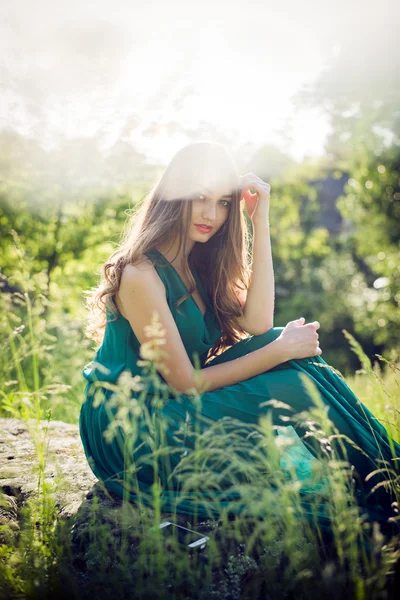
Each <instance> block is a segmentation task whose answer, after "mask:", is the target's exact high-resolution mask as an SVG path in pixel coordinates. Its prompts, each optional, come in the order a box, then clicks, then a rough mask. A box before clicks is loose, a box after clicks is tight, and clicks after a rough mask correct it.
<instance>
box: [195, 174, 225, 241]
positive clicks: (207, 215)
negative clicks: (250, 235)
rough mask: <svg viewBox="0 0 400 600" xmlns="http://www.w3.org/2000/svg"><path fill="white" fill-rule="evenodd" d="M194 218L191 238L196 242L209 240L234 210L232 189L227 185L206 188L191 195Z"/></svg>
mask: <svg viewBox="0 0 400 600" xmlns="http://www.w3.org/2000/svg"><path fill="white" fill-rule="evenodd" d="M191 203H192V218H191V223H190V229H189V238H190V239H191V240H193V241H195V242H207V241H208V240H209V239H210V238H211V237H212V236H213V235H215V234H216V233H217V231H218V230H219V229H220V228H221V227H222V225H223V224H224V223H225V221H227V219H228V216H229V212H230V211H231V210H232V191H231V189H229V188H228V187H227V186H226V185H225V186H224V185H218V186H213V187H212V188H211V186H210V188H205V187H204V186H199V190H198V192H196V193H195V194H193V195H192V196H191Z"/></svg>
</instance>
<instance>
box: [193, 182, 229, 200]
mask: <svg viewBox="0 0 400 600" xmlns="http://www.w3.org/2000/svg"><path fill="white" fill-rule="evenodd" d="M201 187H202V188H203V190H204V191H205V192H207V194H212V192H211V191H210V190H208V189H207V188H206V187H204V185H202V186H201ZM220 198H231V199H232V194H224V195H223V196H220Z"/></svg>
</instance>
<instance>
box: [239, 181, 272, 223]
mask: <svg viewBox="0 0 400 600" xmlns="http://www.w3.org/2000/svg"><path fill="white" fill-rule="evenodd" d="M239 187H240V188H241V190H243V193H242V195H241V198H240V200H244V201H245V205H246V211H247V214H248V215H249V217H250V219H251V221H252V223H253V224H254V223H255V222H256V221H263V222H266V223H268V219H269V195H270V191H271V186H270V185H269V183H266V182H265V181H263V180H262V179H260V177H257V175H254V173H247V174H246V175H240V176H239ZM251 190H254V191H255V193H254V194H253V193H252V192H251Z"/></svg>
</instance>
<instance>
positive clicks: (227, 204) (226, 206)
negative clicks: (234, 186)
mask: <svg viewBox="0 0 400 600" xmlns="http://www.w3.org/2000/svg"><path fill="white" fill-rule="evenodd" d="M220 202H225V204H224V206H225V208H229V205H230V201H229V200H220Z"/></svg>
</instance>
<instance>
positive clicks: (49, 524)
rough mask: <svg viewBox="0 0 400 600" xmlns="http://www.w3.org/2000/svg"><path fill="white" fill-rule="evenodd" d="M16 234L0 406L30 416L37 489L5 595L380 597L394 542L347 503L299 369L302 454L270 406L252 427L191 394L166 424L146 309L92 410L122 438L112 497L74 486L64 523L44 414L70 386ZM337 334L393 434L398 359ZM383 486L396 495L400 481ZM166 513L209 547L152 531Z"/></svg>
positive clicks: (2, 549)
mask: <svg viewBox="0 0 400 600" xmlns="http://www.w3.org/2000/svg"><path fill="white" fill-rule="evenodd" d="M15 244H16V250H17V251H19V252H20V255H19V258H20V264H21V265H22V266H21V269H20V271H19V272H17V274H16V280H18V283H19V285H20V286H21V288H22V289H23V290H24V291H23V293H17V294H8V295H7V294H3V295H2V300H1V301H2V303H3V306H2V309H3V310H2V312H1V315H2V316H1V319H2V325H3V331H6V336H5V337H4V338H3V340H2V349H3V352H4V355H5V356H7V357H8V359H7V364H4V363H3V365H2V367H1V368H2V369H3V370H2V373H1V376H2V379H3V385H2V391H1V414H3V415H7V416H10V417H17V418H20V419H23V420H24V421H25V422H26V424H27V426H28V428H29V431H30V433H31V435H32V439H33V441H34V444H35V452H36V458H37V461H36V472H35V478H36V481H37V493H36V494H34V495H32V496H31V497H30V499H29V500H28V502H27V504H26V506H25V507H24V509H23V510H22V511H21V514H20V515H19V520H20V533H19V535H16V536H15V538H14V539H13V541H12V542H11V541H9V542H7V541H6V542H4V543H2V544H1V545H0V578H1V581H2V588H1V592H0V594H1V597H2V598H24V597H28V598H41V599H42V598H54V597H57V598H79V599H80V598H89V597H90V598H91V597H98V598H116V597H118V598H119V597H129V598H132V597H133V598H143V599H147V598H155V599H156V598H160V599H164V598H174V599H175V598H177V599H180V598H182V599H186V600H189V599H195V598H201V599H204V600H206V599H207V600H208V599H210V598H214V599H216V600H225V599H226V600H227V599H228V598H229V599H235V598H238V599H239V598H249V599H250V598H252V599H253V598H274V599H275V598H296V599H297V598H300V599H301V598H307V599H309V598H321V597H326V598H344V597H346V598H354V599H357V600H361V599H365V598H389V597H391V596H390V595H391V593H392V591H393V589H394V586H395V574H396V573H397V571H396V565H397V564H398V559H399V553H400V544H399V540H398V538H396V537H393V538H392V539H387V538H386V537H385V536H384V535H383V533H382V532H381V531H380V528H379V526H378V525H377V524H376V523H370V522H368V521H367V520H366V518H365V515H363V513H362V511H360V509H359V506H358V504H357V500H356V497H355V489H354V479H353V473H352V470H351V468H350V465H349V463H348V462H346V460H343V458H341V457H340V456H339V454H338V452H337V450H336V448H338V447H339V445H340V438H339V440H338V438H337V435H336V434H337V432H335V430H334V428H333V425H332V423H331V422H330V420H329V418H328V416H327V411H326V407H325V406H324V404H323V402H322V400H321V398H320V397H319V394H318V392H317V390H316V388H315V386H313V384H312V382H311V380H310V379H309V378H307V377H306V376H302V377H303V379H304V384H305V385H306V386H307V388H308V391H309V393H310V395H311V397H312V398H313V400H314V404H315V406H314V408H313V409H311V410H310V411H309V412H308V413H307V414H302V415H299V416H298V417H299V419H300V418H301V420H302V422H304V421H305V420H306V421H307V422H308V423H309V424H310V432H309V433H310V435H312V436H313V437H314V439H315V440H316V441H317V443H318V447H319V449H320V450H319V453H318V457H317V458H316V457H312V459H311V458H310V456H307V454H304V453H305V452H306V450H305V447H304V446H303V445H302V444H301V441H300V439H299V438H298V436H297V434H296V432H295V430H294V429H293V427H289V426H288V427H282V426H276V425H273V423H272V420H271V417H270V414H269V413H268V411H266V412H265V414H263V415H262V416H260V419H259V422H258V423H257V424H246V423H243V422H241V421H238V420H235V419H233V418H230V417H226V418H224V419H221V420H220V421H217V422H215V423H208V422H207V421H206V420H205V419H204V417H203V416H202V413H201V406H202V399H201V396H199V395H197V394H195V393H193V395H192V397H191V400H192V403H193V411H192V412H191V414H188V418H187V419H186V421H185V422H183V423H180V425H179V427H177V428H176V429H175V430H172V429H171V423H170V422H169V421H168V420H167V418H166V415H165V413H164V412H163V407H164V406H165V402H166V400H167V398H169V397H170V393H171V391H170V390H169V389H168V387H167V386H166V384H165V383H164V382H163V381H162V380H161V379H160V378H159V377H158V374H157V370H156V365H157V360H158V359H159V357H160V356H161V354H162V352H163V334H164V332H163V331H162V330H161V329H160V328H159V327H158V324H157V321H154V322H153V324H152V331H151V333H152V334H154V333H155V332H156V333H157V335H156V336H155V338H153V340H152V341H151V342H150V341H149V342H147V343H145V344H143V345H142V358H141V361H142V362H141V366H142V368H143V371H142V376H141V377H132V376H131V374H130V373H128V372H125V373H123V374H122V375H121V377H120V379H119V381H118V382H117V383H116V384H109V383H106V382H104V381H99V382H97V383H98V385H97V386H96V388H97V392H96V395H95V399H94V404H95V407H96V408H95V410H105V411H106V412H107V414H108V416H109V420H110V425H109V427H108V429H107V430H106V432H105V439H106V441H107V442H108V443H114V444H118V445H119V448H120V450H121V452H122V455H123V456H124V460H125V463H124V469H123V470H122V472H121V473H120V474H119V481H120V483H121V484H122V486H123V489H124V493H123V498H122V499H121V500H117V499H116V498H115V496H114V495H113V494H110V493H109V491H108V490H107V488H106V486H105V485H104V483H102V482H99V484H97V486H95V488H96V489H94V490H92V492H91V493H90V494H89V496H88V498H82V506H81V508H80V510H79V511H78V514H77V515H76V516H75V517H74V518H73V519H72V520H69V521H68V520H67V521H66V520H63V519H62V518H61V517H60V515H59V513H58V510H57V506H56V502H55V500H54V499H55V495H56V492H57V489H58V486H61V485H64V482H62V481H61V480H58V481H57V482H56V483H52V484H49V483H48V482H47V481H46V480H45V477H44V473H45V466H46V448H47V433H48V431H47V428H46V426H45V427H42V426H41V421H43V420H44V421H50V420H51V418H52V417H53V414H52V402H53V400H54V398H60V397H63V394H65V393H67V392H69V391H70V388H68V385H67V384H66V383H65V382H62V381H61V382H60V381H59V379H58V377H57V373H56V371H54V373H53V375H54V379H55V383H54V382H53V383H52V381H51V380H49V376H50V375H51V369H50V368H49V360H48V353H49V352H50V351H51V348H50V349H49V347H48V346H51V341H53V342H54V340H51V334H49V333H48V332H46V322H43V318H42V315H43V309H44V307H45V306H46V302H47V300H46V298H45V297H44V296H42V295H41V293H40V289H39V290H38V289H37V287H38V286H39V287H40V285H39V284H38V282H37V281H36V282H35V281H32V279H31V278H30V277H29V264H27V262H26V257H24V255H23V252H22V251H21V249H20V246H19V245H18V244H19V242H18V239H17V236H16V237H15ZM39 283H40V282H39ZM35 285H36V288H35ZM149 333H150V332H149ZM344 335H345V336H346V338H347V339H348V341H349V343H350V345H351V347H352V349H353V351H354V352H356V354H357V356H358V357H359V359H360V362H361V364H362V369H361V370H360V372H358V373H357V375H356V376H355V377H354V378H352V379H351V380H349V381H348V384H349V385H350V387H351V388H352V389H353V391H354V392H355V393H356V394H357V395H358V397H359V398H360V399H361V400H362V401H363V402H364V403H365V404H366V405H367V406H368V407H369V408H370V409H371V410H372V411H373V412H374V414H375V415H376V416H377V417H378V418H381V419H382V421H383V422H384V423H385V425H386V426H387V427H388V431H390V434H391V435H392V436H393V438H394V439H396V440H399V439H400V417H399V410H398V408H397V406H398V400H399V388H398V386H399V371H400V369H399V364H398V363H394V362H393V363H392V362H389V361H386V360H385V359H383V357H378V360H379V362H380V364H379V363H378V362H376V363H375V364H374V365H372V364H371V362H370V361H369V359H368V357H366V355H365V354H364V352H363V350H362V348H361V346H360V345H359V344H358V342H357V341H356V340H355V339H354V338H353V337H352V336H351V335H350V334H349V333H348V332H346V331H344ZM48 342H50V343H48ZM46 357H47V358H46ZM44 364H46V365H47V370H46V369H43V365H44ZM82 364H84V363H83V361H82ZM56 366H57V363H56V362H55V363H54V368H56ZM44 372H45V374H46V378H47V382H44V381H43V379H44V376H43V373H44ZM149 386H152V389H153V390H155V394H154V395H153V396H152V399H151V401H149V395H148V389H149ZM105 392H107V393H106V394H105ZM110 393H112V395H111V397H110ZM176 401H177V402H178V401H179V397H177V398H176ZM274 403H275V404H274ZM268 404H273V405H274V406H275V407H276V408H290V407H287V406H285V405H283V403H279V402H278V401H276V400H270V401H268V402H266V403H265V408H267V407H268ZM74 407H75V401H74V400H73V399H72V400H71V404H70V409H71V411H74ZM295 417H296V415H293V418H295ZM335 440H336V441H335ZM142 444H145V445H146V447H147V448H148V451H147V452H146V453H143V452H141V450H142V449H143V448H144V446H143V445H142ZM342 449H343V448H342ZM145 468H151V469H153V472H154V483H153V485H152V486H151V488H150V490H149V493H147V494H145V493H144V492H143V490H141V489H140V486H139V483H138V477H137V475H138V473H140V470H141V469H145ZM106 483H107V482H106ZM390 485H391V486H392V489H393V493H394V494H397V500H398V480H396V479H395V478H393V479H392V481H391V482H390ZM171 489H173V490H179V500H177V501H176V503H175V505H173V507H172V509H170V510H169V511H168V512H166V511H165V510H164V508H163V506H164V501H165V498H166V495H167V493H168V490H171ZM132 495H134V496H135V498H136V501H135V502H134V501H132ZM185 498H187V499H190V500H191V502H194V503H197V507H198V511H197V514H195V515H193V516H191V517H190V519H189V518H186V517H185V516H183V515H182V514H181V511H180V509H182V507H183V506H184V505H183V502H184V500H185ZM166 519H168V520H171V521H174V522H180V523H182V522H184V523H185V524H186V525H189V527H190V528H192V529H196V530H199V531H204V532H207V533H206V534H207V535H208V536H209V537H210V541H209V543H208V545H207V549H206V553H204V552H198V553H196V552H189V551H188V550H187V549H186V548H182V547H181V546H180V545H179V543H178V540H177V538H176V536H174V535H171V536H169V537H168V538H164V537H163V536H162V534H161V531H160V529H159V528H158V525H159V524H160V523H161V522H162V521H163V520H166ZM189 523H190V524H189ZM2 533H3V532H1V531H0V535H1V534H2ZM3 539H6V538H3Z"/></svg>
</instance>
